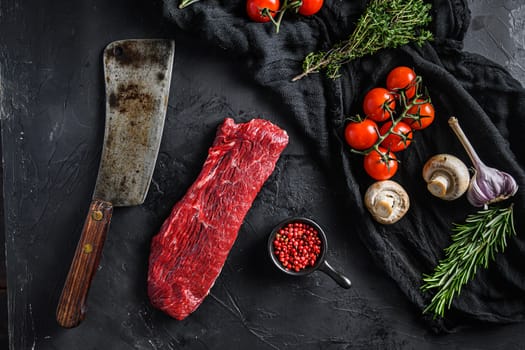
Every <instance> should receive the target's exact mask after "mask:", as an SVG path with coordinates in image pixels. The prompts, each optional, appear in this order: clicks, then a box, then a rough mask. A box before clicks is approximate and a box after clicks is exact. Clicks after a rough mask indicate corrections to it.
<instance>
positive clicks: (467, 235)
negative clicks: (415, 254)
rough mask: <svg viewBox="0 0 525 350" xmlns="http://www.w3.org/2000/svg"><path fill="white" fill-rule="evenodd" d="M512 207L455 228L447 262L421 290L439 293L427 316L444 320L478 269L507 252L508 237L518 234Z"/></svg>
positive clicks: (493, 210) (491, 209)
mask: <svg viewBox="0 0 525 350" xmlns="http://www.w3.org/2000/svg"><path fill="white" fill-rule="evenodd" d="M512 207H513V205H512V204H511V205H510V206H509V207H508V208H498V207H488V208H486V209H483V210H480V211H478V212H477V213H476V214H471V215H469V216H468V217H467V219H466V220H465V223H464V224H455V225H454V228H453V229H452V230H453V232H454V233H453V234H452V243H451V245H450V246H449V247H448V248H446V249H445V258H444V259H443V260H441V261H440V262H439V264H438V266H436V268H435V269H434V273H433V274H432V275H423V281H424V284H423V285H422V286H421V289H422V290H423V291H429V290H431V289H437V293H436V294H435V295H434V297H433V298H432V300H431V301H430V304H429V305H428V306H427V307H426V308H425V309H424V310H423V312H424V313H426V312H431V313H433V315H434V317H437V316H441V317H443V316H444V315H445V311H446V310H447V309H449V308H450V306H451V304H452V300H453V299H454V297H455V296H456V295H458V294H459V293H460V291H461V288H462V287H463V285H465V284H466V283H467V282H469V281H470V280H471V279H472V278H473V277H474V275H475V274H476V271H477V269H478V267H480V266H482V267H484V268H487V267H488V265H489V262H490V261H492V260H494V257H495V254H496V253H499V252H503V251H504V250H505V247H506V246H507V237H509V236H510V235H515V234H516V231H515V230H514V220H513V216H512Z"/></svg>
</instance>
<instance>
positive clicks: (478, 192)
mask: <svg viewBox="0 0 525 350" xmlns="http://www.w3.org/2000/svg"><path fill="white" fill-rule="evenodd" d="M448 124H449V126H450V127H451V128H452V130H453V131H454V133H455V134H456V136H457V137H458V139H459V141H460V142H461V144H462V145H463V148H465V151H466V152H467V154H468V156H469V158H470V160H471V161H472V164H473V165H474V175H473V176H472V178H471V180H470V185H469V189H468V191H467V199H468V201H469V202H470V204H472V205H473V206H475V207H485V206H487V205H488V204H490V203H495V202H499V201H502V200H505V199H507V198H509V197H511V196H513V195H514V194H516V192H517V191H518V184H517V183H516V180H514V178H513V177H512V176H511V175H510V174H508V173H506V172H504V171H501V170H498V169H495V168H491V167H488V166H487V165H485V164H484V163H483V162H482V161H481V159H480V158H479V156H478V154H477V153H476V151H475V150H474V147H472V145H471V143H470V141H469V140H468V138H467V136H466V135H465V133H464V132H463V130H462V129H461V127H460V126H459V122H458V120H457V118H455V117H450V118H449V120H448Z"/></svg>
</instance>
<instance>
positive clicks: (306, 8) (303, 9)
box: [299, 0, 324, 16]
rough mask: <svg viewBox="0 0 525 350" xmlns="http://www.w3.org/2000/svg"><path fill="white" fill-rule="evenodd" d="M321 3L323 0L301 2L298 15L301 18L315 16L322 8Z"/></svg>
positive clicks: (304, 0)
mask: <svg viewBox="0 0 525 350" xmlns="http://www.w3.org/2000/svg"><path fill="white" fill-rule="evenodd" d="M323 3H324V0H303V3H302V5H301V6H300V7H299V13H300V14H301V15H303V16H312V15H315V14H316V13H317V12H319V10H320V9H321V7H323Z"/></svg>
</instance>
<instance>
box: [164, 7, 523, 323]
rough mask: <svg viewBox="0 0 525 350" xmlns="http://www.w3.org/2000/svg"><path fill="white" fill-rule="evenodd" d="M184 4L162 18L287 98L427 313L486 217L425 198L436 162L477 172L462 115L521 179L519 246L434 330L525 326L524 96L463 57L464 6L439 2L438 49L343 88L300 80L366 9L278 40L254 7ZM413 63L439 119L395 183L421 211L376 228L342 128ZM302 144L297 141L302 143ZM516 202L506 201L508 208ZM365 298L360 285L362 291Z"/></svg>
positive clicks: (376, 251) (367, 230) (403, 55)
mask: <svg viewBox="0 0 525 350" xmlns="http://www.w3.org/2000/svg"><path fill="white" fill-rule="evenodd" d="M177 5H178V2H177V1H175V0H165V1H164V15H165V16H166V17H168V18H170V19H171V20H172V21H173V22H174V23H175V24H176V25H177V26H178V27H180V28H181V29H182V30H184V31H187V32H191V33H193V34H192V35H199V36H200V37H201V39H202V40H203V44H204V45H215V46H217V47H219V48H222V49H224V50H225V51H227V52H228V55H231V56H232V57H233V58H235V59H236V60H238V61H239V62H243V64H245V68H246V71H247V72H249V74H251V75H252V77H253V79H254V80H255V81H256V82H258V83H259V84H261V85H262V86H265V87H268V88H269V89H270V90H271V91H272V93H273V94H274V95H275V96H277V98H278V99H279V101H278V102H279V103H280V104H281V105H283V106H285V107H286V109H287V110H284V111H283V114H286V115H287V116H288V117H289V118H292V119H293V120H294V122H295V124H296V127H297V128H298V130H301V134H302V137H304V139H305V140H306V141H308V144H309V145H311V151H312V154H315V155H316V156H317V157H318V160H319V161H320V162H321V163H322V164H324V166H325V167H326V169H327V170H329V169H330V168H331V167H332V168H336V169H340V168H342V169H343V171H342V173H341V176H344V178H345V182H346V185H347V187H346V188H345V189H344V190H345V191H347V198H348V206H349V208H350V210H351V211H352V215H353V217H355V218H357V219H356V222H355V227H354V230H355V232H356V233H357V234H359V235H360V238H361V239H362V241H363V242H364V244H365V245H366V247H367V248H368V250H369V252H370V254H371V255H372V256H373V258H374V260H375V261H376V262H377V264H378V265H379V266H380V267H381V268H382V269H383V270H384V271H385V273H386V274H388V275H389V276H390V277H391V278H392V279H394V280H395V281H396V282H397V284H398V285H399V288H400V289H401V290H402V291H403V292H404V294H405V295H406V296H407V297H408V298H409V299H410V300H411V301H412V302H413V303H414V304H415V305H417V307H418V308H420V309H421V310H422V309H423V308H424V307H425V305H427V304H428V302H429V301H430V298H431V296H432V293H422V292H421V291H420V287H421V284H422V275H423V274H424V273H431V272H432V271H433V268H434V267H435V266H436V264H437V263H438V260H439V259H441V258H443V257H444V252H443V249H444V248H445V247H447V246H448V245H449V244H450V234H451V228H452V223H453V222H456V223H460V222H464V220H465V218H466V216H467V215H468V214H472V213H475V212H476V211H477V210H478V208H474V207H473V206H471V205H470V204H469V203H468V202H467V201H466V199H465V198H464V197H462V198H460V199H458V200H456V201H453V202H445V201H442V200H439V199H437V198H435V197H433V196H432V195H430V193H428V191H427V190H426V186H425V183H424V180H423V179H422V177H421V169H422V167H423V164H424V163H425V162H426V160H427V159H428V158H430V157H431V156H433V155H435V154H438V153H450V154H454V155H456V156H458V157H459V158H461V159H462V160H464V162H465V163H466V164H467V165H469V166H470V165H471V163H470V161H469V160H468V158H467V156H466V154H465V152H464V150H463V149H462V147H461V145H460V143H459V141H457V139H456V138H455V136H454V135H453V133H452V131H451V130H450V128H449V126H448V123H447V120H448V117H449V116H451V115H454V116H456V117H457V118H458V119H459V121H460V123H461V125H462V127H463V129H464V130H465V132H466V134H467V135H468V136H469V138H470V139H471V142H472V143H473V145H474V147H475V148H476V149H477V151H478V153H479V154H480V156H481V158H482V159H483V160H484V162H485V163H486V164H487V165H489V166H492V167H495V168H498V169H501V170H503V171H507V172H509V173H510V174H512V175H513V176H514V177H515V179H516V180H517V182H518V184H519V185H520V189H519V191H518V193H517V194H516V195H515V196H514V197H513V198H512V199H510V200H509V202H513V203H514V219H515V227H516V231H517V236H516V237H512V238H511V239H510V240H508V247H507V249H506V251H505V253H504V254H498V255H497V257H496V261H494V262H492V263H491V265H490V267H489V268H488V269H486V270H485V269H480V270H478V273H477V275H476V277H475V279H474V280H473V281H471V282H470V283H468V284H467V285H466V286H464V287H463V290H462V292H461V295H460V296H459V297H457V298H456V299H455V301H454V303H453V305H452V309H451V310H449V311H448V312H447V314H446V315H447V316H446V318H445V319H444V320H442V319H438V320H434V319H432V317H431V316H430V315H426V316H425V319H426V320H427V321H428V324H429V325H430V327H432V328H433V329H434V330H436V331H443V330H445V331H450V330H454V329H456V328H457V327H459V326H464V325H471V324H473V323H477V322H479V321H485V322H493V323H508V322H516V321H522V320H523V319H524V317H525V264H523V258H524V257H525V236H524V232H523V229H524V228H525V226H524V220H523V217H524V214H525V147H523V145H522V143H521V141H522V137H523V136H522V135H525V116H523V112H522V111H523V109H524V108H525V91H524V89H523V88H522V87H521V86H520V84H519V83H518V82H517V81H516V80H514V79H513V78H512V77H511V76H510V75H509V73H508V72H507V71H506V70H504V69H503V68H502V67H501V66H499V65H497V64H495V63H493V62H491V61H489V60H487V59H485V58H483V57H481V56H479V55H475V54H470V53H466V52H463V51H462V39H463V36H464V34H465V32H466V30H467V27H468V25H469V20H470V12H469V10H468V7H467V2H466V1H454V0H435V1H433V2H432V5H433V8H432V17H433V22H432V24H431V29H432V30H433V32H434V35H435V39H434V40H433V41H432V42H429V43H426V44H424V45H423V46H422V47H418V46H417V45H407V46H404V47H402V48H398V49H387V50H383V51H381V52H379V53H377V54H375V55H373V56H368V57H364V58H362V59H359V60H355V61H353V62H351V63H349V64H346V65H344V66H343V68H342V69H341V74H342V76H341V78H340V79H338V80H334V81H333V80H330V79H328V78H326V77H325V76H324V75H323V74H313V75H310V76H308V77H306V78H304V79H302V80H300V81H298V82H291V78H292V77H293V76H295V75H297V74H298V73H300V72H301V64H302V60H303V58H304V57H305V55H306V54H307V53H309V52H311V51H317V50H320V49H324V50H326V49H328V48H330V47H331V46H332V45H333V44H335V43H337V42H339V41H340V40H343V39H345V38H347V37H348V36H349V35H350V33H351V32H352V31H353V29H354V28H355V23H356V22H357V19H358V18H359V16H360V15H361V14H362V12H363V11H364V9H365V7H366V1H346V0H326V1H325V5H324V7H323V8H322V10H321V11H320V12H319V13H318V14H317V15H315V16H312V17H308V18H306V17H301V16H294V15H292V14H287V15H285V19H284V22H283V23H282V25H281V30H280V33H278V34H276V33H275V31H274V28H273V26H272V25H271V23H267V24H260V23H254V22H251V21H250V20H249V19H248V18H247V16H246V14H245V1H217V0H201V1H200V2H198V3H195V4H193V5H191V6H189V7H187V8H185V9H183V10H180V9H178V8H177ZM398 65H405V66H409V67H412V68H414V70H415V71H416V72H417V73H418V74H419V75H421V76H422V77H423V82H424V85H425V86H426V87H427V88H428V90H429V94H430V96H431V98H432V101H433V103H434V106H435V109H436V119H435V121H434V123H433V124H432V126H431V127H429V128H428V129H425V130H423V131H420V132H417V133H416V135H415V140H414V143H413V145H412V146H411V147H410V148H409V149H408V150H407V151H404V152H400V153H398V157H399V159H400V160H401V164H400V166H399V170H398V172H397V174H396V175H395V176H394V178H393V179H392V180H395V181H397V182H399V183H400V184H401V185H402V186H403V187H404V188H405V189H406V190H407V192H408V194H409V196H410V199H411V208H410V210H409V212H408V214H407V215H406V216H405V217H404V218H403V219H402V220H401V221H399V222H398V223H396V224H394V225H381V224H378V223H376V222H375V221H374V220H373V219H372V218H371V216H370V214H369V213H368V212H367V211H366V208H365V207H364V204H363V201H362V199H363V196H364V193H365V191H366V189H367V188H368V186H369V185H370V184H371V183H372V182H373V180H371V179H370V178H369V177H368V176H367V174H366V173H365V172H364V170H363V166H362V156H360V155H354V154H351V153H350V152H349V149H348V148H347V146H346V145H345V143H344V141H343V137H342V130H343V128H344V119H345V117H348V116H350V115H355V114H356V113H361V114H362V110H361V103H362V99H363V97H364V95H365V93H366V92H367V91H368V90H369V89H371V88H372V87H375V86H384V85H385V77H386V75H387V73H388V72H389V71H390V70H391V69H392V68H394V67H396V66H398ZM292 142H293V140H292ZM508 204H509V203H504V205H508ZM357 288H358V287H357Z"/></svg>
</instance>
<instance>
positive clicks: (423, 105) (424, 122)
mask: <svg viewBox="0 0 525 350" xmlns="http://www.w3.org/2000/svg"><path fill="white" fill-rule="evenodd" d="M415 102H416V104H415V105H413V106H412V107H410V109H409V110H408V111H407V113H406V114H407V115H408V116H410V118H403V122H405V123H407V124H408V125H410V127H411V128H412V129H414V130H421V129H424V128H426V127H427V126H429V125H430V124H432V122H433V121H434V115H435V111H434V106H432V103H430V102H425V100H422V99H420V98H418V99H416V100H415ZM418 116H419V118H418ZM412 117H413V118H412Z"/></svg>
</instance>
